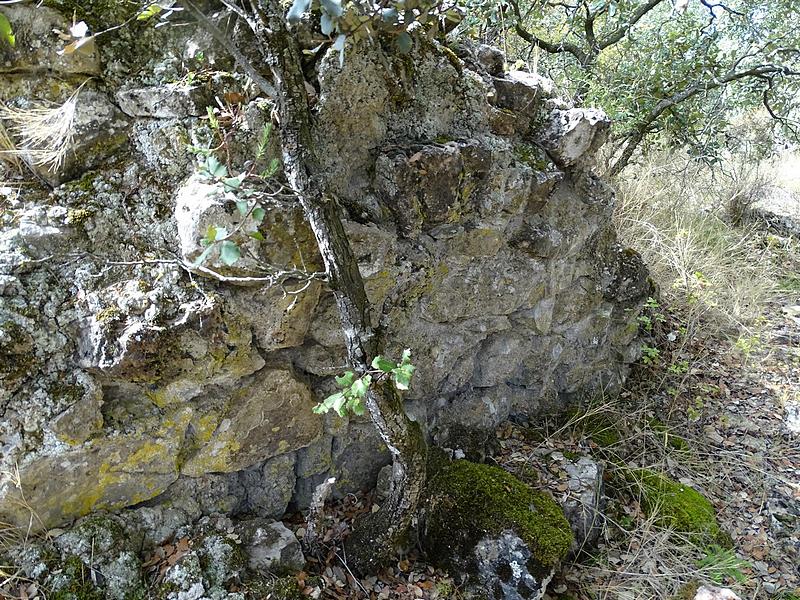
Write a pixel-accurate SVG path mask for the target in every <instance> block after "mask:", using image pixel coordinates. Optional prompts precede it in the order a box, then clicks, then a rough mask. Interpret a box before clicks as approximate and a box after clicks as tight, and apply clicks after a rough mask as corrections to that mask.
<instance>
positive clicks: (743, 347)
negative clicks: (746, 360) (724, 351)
mask: <svg viewBox="0 0 800 600" xmlns="http://www.w3.org/2000/svg"><path fill="white" fill-rule="evenodd" d="M760 346H761V340H760V339H759V337H758V336H756V335H750V336H747V337H744V336H742V337H739V339H737V340H736V348H737V349H738V350H739V351H740V352H741V353H742V354H744V355H745V357H748V356H750V354H752V353H753V351H754V350H757V349H758V348H759V347H760Z"/></svg>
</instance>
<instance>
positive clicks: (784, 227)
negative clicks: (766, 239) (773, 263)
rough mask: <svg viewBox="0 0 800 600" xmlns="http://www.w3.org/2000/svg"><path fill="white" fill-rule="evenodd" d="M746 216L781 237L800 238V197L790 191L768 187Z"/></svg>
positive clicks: (749, 207) (750, 207) (746, 212)
mask: <svg viewBox="0 0 800 600" xmlns="http://www.w3.org/2000/svg"><path fill="white" fill-rule="evenodd" d="M745 216H746V217H747V218H749V219H751V220H753V221H755V222H757V223H762V224H764V225H766V226H767V227H770V228H772V229H774V230H775V231H776V232H777V233H779V234H781V235H791V236H795V237H800V195H798V194H796V193H793V192H791V191H789V190H786V189H783V188H780V187H777V186H770V187H768V188H767V189H765V190H763V191H762V192H761V194H760V198H759V199H758V200H757V201H756V202H754V203H753V204H751V205H750V206H748V207H747V208H746V211H745Z"/></svg>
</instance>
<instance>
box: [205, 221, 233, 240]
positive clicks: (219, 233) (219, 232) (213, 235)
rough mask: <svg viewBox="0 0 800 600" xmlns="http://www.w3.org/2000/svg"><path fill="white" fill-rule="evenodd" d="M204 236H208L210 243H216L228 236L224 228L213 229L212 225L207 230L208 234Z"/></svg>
mask: <svg viewBox="0 0 800 600" xmlns="http://www.w3.org/2000/svg"><path fill="white" fill-rule="evenodd" d="M212 230H213V232H212ZM206 235H207V236H209V237H208V239H210V240H211V241H212V242H218V241H219V240H222V239H224V238H226V237H227V236H228V230H227V229H225V228H224V227H214V226H213V225H212V226H210V227H209V228H208V233H207V234H206Z"/></svg>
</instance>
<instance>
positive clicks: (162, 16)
mask: <svg viewBox="0 0 800 600" xmlns="http://www.w3.org/2000/svg"><path fill="white" fill-rule="evenodd" d="M179 10H182V9H181V7H179V6H175V2H174V1H172V0H161V2H153V3H152V4H148V5H147V6H146V7H144V8H143V9H142V10H141V11H139V13H137V15H136V20H137V21H149V20H150V19H152V18H153V17H155V16H158V17H159V23H157V24H156V27H161V26H162V25H166V24H167V19H168V18H169V17H170V16H172V14H173V13H175V12H177V11H179Z"/></svg>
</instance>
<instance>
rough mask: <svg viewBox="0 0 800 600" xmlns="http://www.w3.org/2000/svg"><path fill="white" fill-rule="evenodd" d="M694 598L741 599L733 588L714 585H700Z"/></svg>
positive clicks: (703, 599)
mask: <svg viewBox="0 0 800 600" xmlns="http://www.w3.org/2000/svg"><path fill="white" fill-rule="evenodd" d="M694 600H741V598H739V596H737V595H736V594H735V593H734V592H733V590H730V589H728V588H718V587H714V586H706V585H703V586H700V588H699V589H698V590H697V593H696V594H695V596H694Z"/></svg>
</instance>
